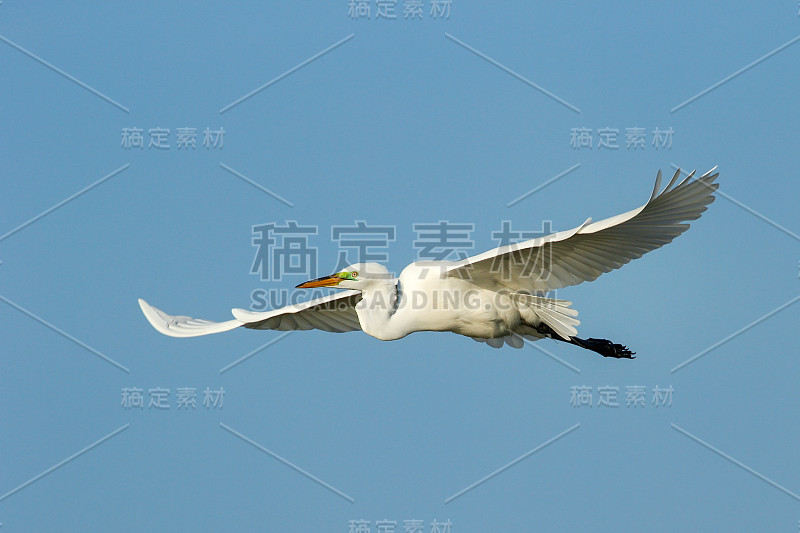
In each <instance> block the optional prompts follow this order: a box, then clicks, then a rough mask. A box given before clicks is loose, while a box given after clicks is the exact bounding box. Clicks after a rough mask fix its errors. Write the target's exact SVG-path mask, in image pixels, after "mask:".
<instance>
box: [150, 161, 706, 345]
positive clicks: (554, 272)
mask: <svg viewBox="0 0 800 533" xmlns="http://www.w3.org/2000/svg"><path fill="white" fill-rule="evenodd" d="M715 169H716V167H714V168H713V169H711V170H710V171H708V172H707V173H705V174H703V175H702V176H701V177H699V178H697V179H695V180H692V177H693V176H694V172H692V173H691V174H689V175H688V176H687V177H686V178H685V179H684V180H682V181H680V182H678V178H679V176H680V173H681V172H680V170H678V171H677V172H675V175H674V176H673V177H672V179H671V180H670V182H669V184H668V185H667V186H666V187H665V188H664V189H663V190H661V191H660V192H659V189H660V187H661V172H660V171H659V172H658V176H657V178H656V184H655V187H654V188H653V193H652V195H651V196H650V199H649V200H648V202H647V203H646V204H645V205H643V206H641V207H639V208H637V209H634V210H632V211H628V212H627V213H622V214H621V215H617V216H614V217H611V218H607V219H605V220H601V221H599V222H592V219H591V218H590V219H588V220H586V221H585V222H584V223H583V224H581V225H580V226H578V227H576V228H573V229H571V230H567V231H560V232H557V233H553V234H550V235H547V236H544V237H539V238H536V239H531V240H528V241H523V242H519V243H516V244H511V245H508V246H501V247H499V248H495V249H493V250H489V251H487V252H484V253H482V254H478V255H475V256H472V257H468V258H466V259H462V260H459V261H417V262H414V263H412V264H410V265H408V266H407V267H406V268H405V269H403V271H402V272H401V274H400V276H399V277H394V276H393V275H391V274H390V273H389V271H388V270H387V269H386V267H384V266H383V265H380V264H378V263H358V264H355V265H351V266H349V267H347V268H345V269H344V270H342V271H340V272H336V273H334V274H332V275H330V276H324V277H321V278H317V279H314V280H311V281H307V282H305V283H301V284H300V285H298V286H297V288H316V287H331V288H336V289H344V290H342V291H341V292H335V293H333V294H330V295H328V296H325V297H322V298H317V299H314V300H310V301H307V302H303V303H297V304H293V305H288V306H286V307H282V308H280V309H274V310H272V311H265V312H253V311H248V310H245V309H233V310H232V313H233V317H234V318H233V320H228V321H226V322H211V321H208V320H200V319H195V318H190V317H187V316H171V315H168V314H167V313H165V312H163V311H161V310H159V309H156V308H155V307H153V306H151V305H150V304H148V303H147V302H145V301H144V300H141V299H140V300H139V305H140V306H141V308H142V312H143V313H144V316H145V317H147V320H148V321H149V322H150V324H152V326H153V327H154V328H155V329H157V330H158V331H160V332H161V333H163V334H165V335H170V336H172V337H197V336H200V335H208V334H211V333H220V332H223V331H228V330H232V329H235V328H238V327H245V328H249V329H271V330H278V331H290V330H309V329H320V330H323V331H330V332H335V333H342V332H346V331H363V332H364V333H367V334H368V335H371V336H373V337H375V338H377V339H380V340H384V341H389V340H396V339H401V338H403V337H405V336H406V335H408V334H409V333H413V332H416V331H450V332H453V333H458V334H460V335H464V336H467V337H471V338H473V339H474V340H476V341H480V342H484V343H486V344H488V345H489V346H492V347H494V348H500V347H502V346H503V345H504V344H507V345H509V346H512V347H514V348H521V347H522V346H523V345H524V341H525V340H529V341H535V340H538V339H542V338H551V339H555V340H557V341H563V342H566V343H570V344H574V345H576V346H580V347H581V348H586V349H588V350H592V351H594V352H597V353H599V354H600V355H602V356H604V357H614V358H628V359H632V358H633V356H634V354H635V352H632V351H631V350H629V349H628V348H627V347H625V346H623V345H621V344H615V343H613V342H611V341H609V340H606V339H595V338H589V339H581V338H579V337H577V333H578V331H577V329H576V326H577V325H578V324H580V321H578V320H577V319H576V318H575V317H576V316H577V315H578V312H577V311H576V310H575V309H573V308H571V307H570V306H571V305H572V302H570V301H567V300H560V299H555V298H549V297H547V294H548V293H550V291H554V290H556V289H561V288H564V287H569V286H571V285H577V284H578V283H582V282H584V281H593V280H595V279H597V277H598V276H600V274H602V273H604V272H609V271H611V270H614V269H617V268H620V267H621V266H622V265H624V264H625V263H627V262H629V261H630V260H631V259H636V258H638V257H641V256H642V255H643V254H645V253H647V252H649V251H651V250H655V249H656V248H660V247H661V246H663V245H665V244H667V243H669V242H671V241H672V240H673V239H674V238H675V237H677V236H678V235H680V234H681V233H683V232H684V231H686V230H687V229H688V228H689V224H686V221H688V220H695V219H697V218H699V217H700V215H701V214H702V213H703V211H705V210H706V206H707V205H708V204H710V203H711V202H713V201H714V191H716V190H717V187H718V184H716V183H714V180H715V179H716V178H717V176H719V173H714V174H712V172H714V170H715Z"/></svg>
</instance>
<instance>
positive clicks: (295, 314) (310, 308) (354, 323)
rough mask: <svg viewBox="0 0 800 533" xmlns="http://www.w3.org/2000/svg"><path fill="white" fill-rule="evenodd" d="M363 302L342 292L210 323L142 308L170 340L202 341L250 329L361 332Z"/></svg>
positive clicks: (356, 294) (358, 295)
mask: <svg viewBox="0 0 800 533" xmlns="http://www.w3.org/2000/svg"><path fill="white" fill-rule="evenodd" d="M359 300H361V292H359V291H342V292H337V293H333V294H330V295H328V296H324V297H322V298H317V299H315V300H310V301H308V302H302V303H297V304H292V305H287V306H286V307H281V308H280V309H275V310H272V311H265V312H263V313H256V312H252V311H247V310H245V309H233V310H232V312H233V316H234V320H228V321H227V322H211V321H209V320H201V319H198V318H191V317H188V316H172V315H168V314H167V313H165V312H164V311H161V310H160V309H156V308H155V307H153V306H152V305H150V304H148V303H147V302H145V301H144V300H142V299H140V300H139V306H140V307H141V308H142V312H143V313H144V316H145V317H146V318H147V320H148V321H149V322H150V324H151V325H152V326H153V327H154V328H155V329H156V330H158V331H160V332H161V333H163V334H164V335H169V336H170V337H199V336H200V335H210V334H211V333H220V332H223V331H229V330H231V329H234V328H238V327H245V328H250V329H275V330H280V331H289V330H295V329H303V330H306V329H321V330H323V331H332V332H335V333H341V332H345V331H360V330H361V323H360V322H359V321H358V315H357V314H356V309H355V305H356V303H358V301H359Z"/></svg>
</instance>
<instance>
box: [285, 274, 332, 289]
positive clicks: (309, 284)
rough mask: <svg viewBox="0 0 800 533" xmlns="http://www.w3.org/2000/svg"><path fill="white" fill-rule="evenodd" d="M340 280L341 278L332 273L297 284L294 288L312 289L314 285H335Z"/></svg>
mask: <svg viewBox="0 0 800 533" xmlns="http://www.w3.org/2000/svg"><path fill="white" fill-rule="evenodd" d="M341 282H342V278H340V277H339V276H337V275H335V274H334V275H332V276H323V277H321V278H317V279H312V280H311V281H306V282H305V283H301V284H300V285H298V286H297V287H296V288H297V289H313V288H315V287H335V286H337V285H338V284H339V283H341Z"/></svg>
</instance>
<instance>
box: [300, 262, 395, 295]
mask: <svg viewBox="0 0 800 533" xmlns="http://www.w3.org/2000/svg"><path fill="white" fill-rule="evenodd" d="M387 283H394V278H393V277H392V275H391V274H389V271H388V270H387V269H386V267H385V266H383V265H381V264H378V263H356V264H355V265H350V266H348V267H346V268H345V269H344V270H342V271H340V272H336V273H335V274H331V275H330V276H322V277H321V278H317V279H312V280H310V281H306V282H305V283H301V284H300V285H298V286H297V288H298V289H313V288H316V287H334V288H337V289H355V290H359V291H364V290H367V289H369V288H371V287H374V286H376V285H385V284H387Z"/></svg>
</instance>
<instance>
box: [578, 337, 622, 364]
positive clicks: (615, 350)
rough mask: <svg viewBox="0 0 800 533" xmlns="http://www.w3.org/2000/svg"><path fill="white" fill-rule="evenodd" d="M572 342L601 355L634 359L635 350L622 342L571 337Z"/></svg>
mask: <svg viewBox="0 0 800 533" xmlns="http://www.w3.org/2000/svg"><path fill="white" fill-rule="evenodd" d="M572 342H573V343H574V344H577V345H578V346H580V347H581V348H586V349H587V350H592V351H593V352H597V353H599V354H600V355H602V356H603V357H613V358H615V359H636V358H635V357H634V355H635V354H636V352H632V351H630V350H629V349H628V348H627V347H626V346H623V345H622V344H614V343H613V342H611V341H609V340H606V339H579V338H578V337H572Z"/></svg>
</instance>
